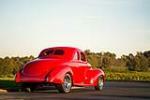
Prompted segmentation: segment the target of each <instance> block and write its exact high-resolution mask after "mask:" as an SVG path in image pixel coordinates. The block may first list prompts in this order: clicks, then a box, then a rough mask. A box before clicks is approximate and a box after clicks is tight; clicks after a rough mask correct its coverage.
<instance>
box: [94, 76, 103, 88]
mask: <svg viewBox="0 0 150 100" xmlns="http://www.w3.org/2000/svg"><path fill="white" fill-rule="evenodd" d="M103 86H104V79H103V76H99V77H98V79H97V85H96V86H95V90H97V91H102V89H103Z"/></svg>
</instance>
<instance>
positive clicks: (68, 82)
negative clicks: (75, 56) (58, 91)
mask: <svg viewBox="0 0 150 100" xmlns="http://www.w3.org/2000/svg"><path fill="white" fill-rule="evenodd" d="M71 86H72V83H71V78H70V77H69V76H65V78H64V85H63V87H64V89H65V91H70V89H71Z"/></svg>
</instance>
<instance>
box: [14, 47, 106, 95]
mask: <svg viewBox="0 0 150 100" xmlns="http://www.w3.org/2000/svg"><path fill="white" fill-rule="evenodd" d="M65 75H68V77H67V76H66V81H65V82H67V81H68V83H69V84H67V83H66V84H67V85H66V84H65V82H64V80H65V79H64V78H65ZM99 78H101V81H102V83H100V82H99ZM104 79H105V74H104V72H103V71H102V70H101V69H93V68H92V67H91V65H90V64H89V63H88V62H87V59H86V56H85V54H84V52H83V51H81V50H80V49H78V48H73V47H52V48H47V49H44V50H42V51H41V53H40V54H39V56H38V58H36V59H35V60H33V61H30V62H28V63H27V64H25V65H24V67H23V69H22V70H20V71H18V72H17V73H16V77H15V81H16V83H21V84H23V85H22V87H23V88H27V87H28V88H31V87H34V88H35V86H37V85H40V84H49V85H55V86H56V87H57V88H58V90H59V91H60V92H65V93H67V92H70V88H69V90H68V91H65V90H64V88H65V87H70V85H71V87H72V86H94V87H95V88H96V87H97V89H96V90H101V89H102V87H101V88H98V86H100V85H102V86H103V82H104ZM24 84H25V85H24Z"/></svg>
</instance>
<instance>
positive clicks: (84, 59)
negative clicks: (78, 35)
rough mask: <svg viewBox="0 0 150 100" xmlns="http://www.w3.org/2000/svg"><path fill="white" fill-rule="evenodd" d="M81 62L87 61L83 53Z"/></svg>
mask: <svg viewBox="0 0 150 100" xmlns="http://www.w3.org/2000/svg"><path fill="white" fill-rule="evenodd" d="M81 61H86V58H85V55H84V53H83V52H81Z"/></svg>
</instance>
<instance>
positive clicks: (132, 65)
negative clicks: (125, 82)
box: [0, 50, 150, 77]
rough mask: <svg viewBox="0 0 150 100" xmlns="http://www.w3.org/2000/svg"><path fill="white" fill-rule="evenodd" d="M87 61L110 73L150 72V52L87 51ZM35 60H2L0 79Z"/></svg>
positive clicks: (12, 58) (11, 58)
mask: <svg viewBox="0 0 150 100" xmlns="http://www.w3.org/2000/svg"><path fill="white" fill-rule="evenodd" d="M85 54H86V55H87V59H88V61H89V62H90V64H91V65H92V67H95V68H102V69H103V70H109V71H150V51H145V52H137V54H136V55H133V54H129V55H122V56H121V57H120V58H116V54H114V53H110V52H97V53H95V52H91V51H90V50H85ZM33 59H35V58H34V57H33V56H26V57H5V58H0V77H4V76H8V77H9V76H10V77H11V76H14V75H15V73H16V72H17V71H18V70H20V69H21V68H22V67H23V65H24V64H25V63H27V62H28V61H31V60H33Z"/></svg>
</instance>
